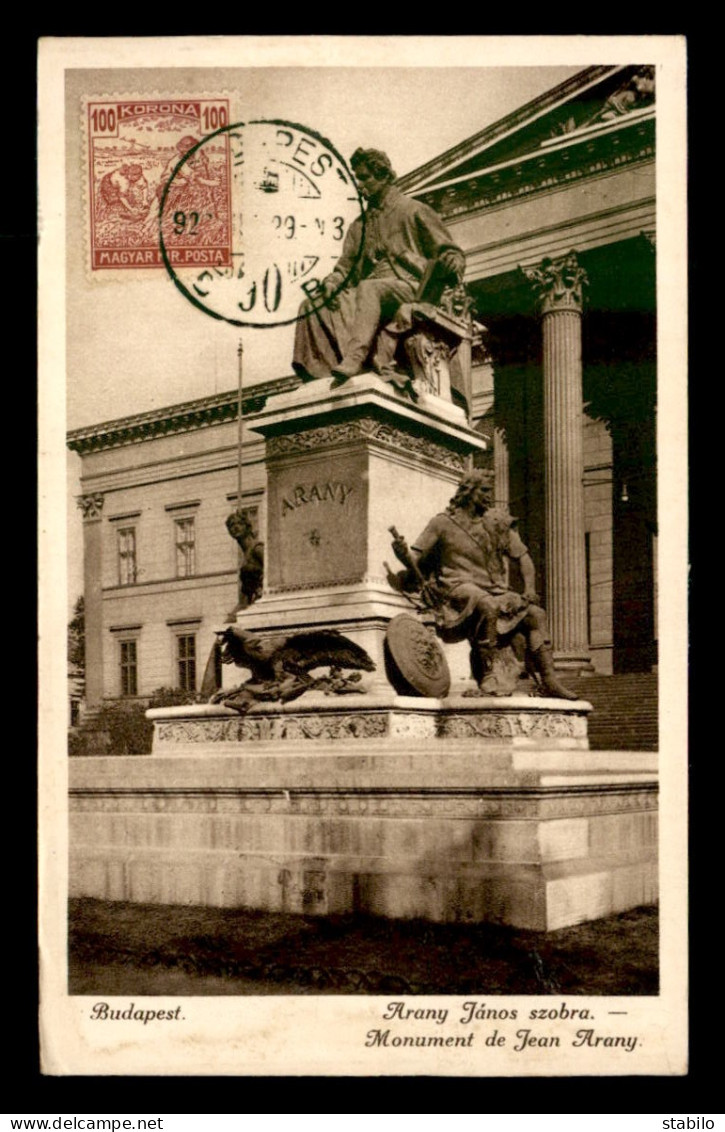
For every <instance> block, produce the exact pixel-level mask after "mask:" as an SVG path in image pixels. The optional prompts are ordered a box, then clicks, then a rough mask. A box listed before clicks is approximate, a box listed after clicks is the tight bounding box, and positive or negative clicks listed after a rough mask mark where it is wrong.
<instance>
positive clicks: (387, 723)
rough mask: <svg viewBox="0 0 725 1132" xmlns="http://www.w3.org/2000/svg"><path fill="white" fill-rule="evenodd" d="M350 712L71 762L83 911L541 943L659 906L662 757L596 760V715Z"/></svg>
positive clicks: (214, 721)
mask: <svg viewBox="0 0 725 1132" xmlns="http://www.w3.org/2000/svg"><path fill="white" fill-rule="evenodd" d="M349 699H350V700H353V699H354V700H355V702H353V703H350V702H348V698H347V697H346V698H345V699H344V701H342V702H340V701H335V702H332V701H331V700H329V699H328V700H324V699H323V698H322V697H314V696H312V695H308V696H306V697H303V698H302V699H301V700H299V701H296V702H295V703H293V704H287V705H285V706H284V707H274V706H271V705H260V706H259V707H256V708H255V709H254V710H253V711H252V712H250V713H249V714H248V715H247V716H246V717H240V716H238V715H235V714H234V713H233V712H231V711H230V710H229V709H226V708H220V707H187V708H167V709H159V710H158V711H155V712H153V713H152V715H153V718H154V724H155V737H154V754H153V755H152V756H151V757H146V758H138V757H136V758H114V759H110V758H96V759H74V760H71V763H70V767H69V772H70V786H71V799H70V804H71V815H70V820H71V825H70V840H71V854H70V891H71V894H72V895H74V896H89V897H96V898H99V899H107V900H109V899H110V900H133V901H139V902H150V903H168V904H208V905H214V906H221V907H244V908H258V909H264V910H269V911H287V912H296V913H305V914H309V915H331V914H344V913H350V912H361V913H366V914H375V915H383V916H389V917H394V918H408V917H423V918H426V919H430V920H436V921H446V922H465V921H474V922H479V921H489V922H494V923H502V924H510V925H512V926H514V927H518V928H530V929H534V930H542V931H544V930H553V929H556V928H561V927H566V926H568V925H570V924H576V923H580V922H582V921H584V920H590V919H595V918H597V917H599V916H605V915H609V914H611V913H613V912H619V911H623V910H625V909H627V908H632V907H636V906H638V905H641V904H647V903H651V902H653V901H654V900H655V899H656V894H657V865H656V847H657V839H656V828H657V814H656V781H657V776H656V756H655V755H652V754H650V753H647V752H636V753H634V752H631V753H627V752H619V751H617V752H601V751H597V752H592V751H588V750H587V749H586V746H587V740H586V716H587V712H588V710H589V705H588V704H586V703H583V702H573V703H572V702H570V701H564V700H562V701H557V700H547V701H544V700H535V699H530V698H526V697H513V698H511V699H509V700H506V701H502V700H493V701H486V700H480V701H471V700H467V699H463V698H461V699H458V698H451V699H447V700H445V701H435V700H418V699H409V698H402V697H394V696H387V697H375V696H367V697H365V696H360V697H349Z"/></svg>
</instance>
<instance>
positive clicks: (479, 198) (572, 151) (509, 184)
mask: <svg viewBox="0 0 725 1132" xmlns="http://www.w3.org/2000/svg"><path fill="white" fill-rule="evenodd" d="M654 155H655V116H654V111H652V113H651V114H649V115H642V114H639V115H637V116H636V117H635V116H634V115H633V116H632V120H631V121H626V120H625V119H620V120H619V121H618V122H617V123H616V128H612V129H607V130H605V131H597V132H592V133H589V134H588V133H586V132H584V131H582V132H580V133H578V134H577V135H576V136H575V137H574V138H573V139H572V140H571V141H569V142H567V141H566V139H563V143H562V144H559V145H558V146H556V148H551V149H546V148H542V149H540V150H537V151H536V152H534V153H528V154H526V155H525V156H522V157H521V158H519V159H518V160H516V161H512V162H509V163H508V164H506V165H501V166H498V167H495V168H492V169H485V170H482V171H481V172H478V173H471V174H470V175H469V176H467V177H461V178H458V179H456V180H455V181H449V182H448V183H447V184H444V185H440V186H438V187H436V188H429V189H421V190H420V191H419V192H417V193H415V194H414V195H415V196H416V198H417V199H419V200H422V201H424V202H425V203H426V204H428V205H430V207H431V208H433V209H435V211H436V212H437V213H438V214H439V215H440V216H442V217H443V218H444V219H446V220H451V219H453V218H454V217H458V216H460V215H462V214H465V213H471V212H477V211H481V210H483V209H487V208H495V207H497V206H500V205H502V204H508V203H510V202H511V201H515V200H521V199H522V198H524V197H530V196H533V195H534V194H537V193H547V192H551V191H552V190H553V189H557V188H562V187H567V186H568V185H570V184H573V183H575V182H577V181H582V180H586V179H588V178H592V177H598V176H602V175H605V174H609V173H612V172H616V171H617V170H619V169H621V168H623V167H626V166H628V165H634V164H639V163H642V162H645V161H653V160H654Z"/></svg>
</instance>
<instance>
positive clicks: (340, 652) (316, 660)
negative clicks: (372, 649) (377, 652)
mask: <svg viewBox="0 0 725 1132" xmlns="http://www.w3.org/2000/svg"><path fill="white" fill-rule="evenodd" d="M217 637H218V643H219V649H220V656H221V661H222V663H223V664H235V665H237V667H238V668H248V669H249V671H250V672H251V676H250V678H249V679H248V680H247V681H245V682H244V683H243V684H241V685H240V686H239V687H238V688H235V689H233V690H222V691H219V692H216V693H215V694H214V695H213V696H212V702H214V703H224V704H225V705H226V706H227V707H232V708H235V709H236V710H237V711H241V712H246V711H248V710H249V708H250V707H252V706H253V705H254V704H255V703H258V702H260V701H275V700H279V701H281V702H282V703H286V702H288V701H289V700H293V699H296V698H297V697H298V696H301V695H302V693H303V692H308V691H321V692H325V693H326V694H331V693H337V694H340V693H342V694H344V693H350V692H359V691H360V688H359V686H358V684H359V681H360V673H361V672H373V671H374V670H375V664H374V662H373V661H372V660H371V658H370V656H369V655H368V653H367V652H366V651H365V649H364V648H362V647H361V646H360V645H357V644H355V642H354V641H351V640H350V639H349V638H348V637H345V636H343V635H342V633H339V632H338V631H337V630H336V629H319V630H313V631H311V632H307V633H292V634H290V635H288V636H274V637H261V636H258V635H257V634H256V633H250V632H249V631H248V630H247V629H240V628H239V627H238V626H237V625H228V626H227V627H226V628H225V629H220V630H217ZM326 666H329V669H330V671H329V673H328V674H327V675H323V676H318V677H317V678H314V677H313V676H311V675H310V673H311V672H312V670H313V669H314V668H322V667H326ZM345 669H352V670H353V672H352V674H350V675H345V674H344V673H343V670H345Z"/></svg>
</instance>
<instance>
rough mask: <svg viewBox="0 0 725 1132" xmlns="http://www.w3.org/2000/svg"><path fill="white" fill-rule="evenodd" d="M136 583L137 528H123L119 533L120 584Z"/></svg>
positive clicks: (130, 584) (129, 584) (131, 584)
mask: <svg viewBox="0 0 725 1132" xmlns="http://www.w3.org/2000/svg"><path fill="white" fill-rule="evenodd" d="M135 583H136V528H135V527H122V528H121V530H119V532H118V584H119V585H120V586H133V585H135Z"/></svg>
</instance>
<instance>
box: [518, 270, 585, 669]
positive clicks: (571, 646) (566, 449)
mask: <svg viewBox="0 0 725 1132" xmlns="http://www.w3.org/2000/svg"><path fill="white" fill-rule="evenodd" d="M525 274H526V276H527V278H528V279H529V281H530V282H531V283H532V285H533V286H534V288H535V290H536V293H537V298H538V301H539V304H540V309H541V322H542V337H543V351H542V357H543V379H544V473H545V497H546V605H547V611H548V614H549V621H550V624H551V633H552V637H553V644H554V656H555V660H556V662H557V667H560V668H568V669H575V670H582V669H590V668H591V661H590V658H589V641H588V639H587V593H586V558H585V538H584V484H583V472H584V460H583V451H582V338H581V318H582V291H583V288H584V286H585V285H586V284H587V282H588V281H587V276H586V272H585V271H584V269H583V268H582V267H580V265H579V261H578V259H577V256H576V253H575V252H570V253H569V254H568V255H566V256H563V257H562V258H561V259H557V260H554V261H552V260H550V259H548V258H547V259H544V260H543V261H542V262H541V264H540V265H539V266H538V267H534V268H528V269H525Z"/></svg>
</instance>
